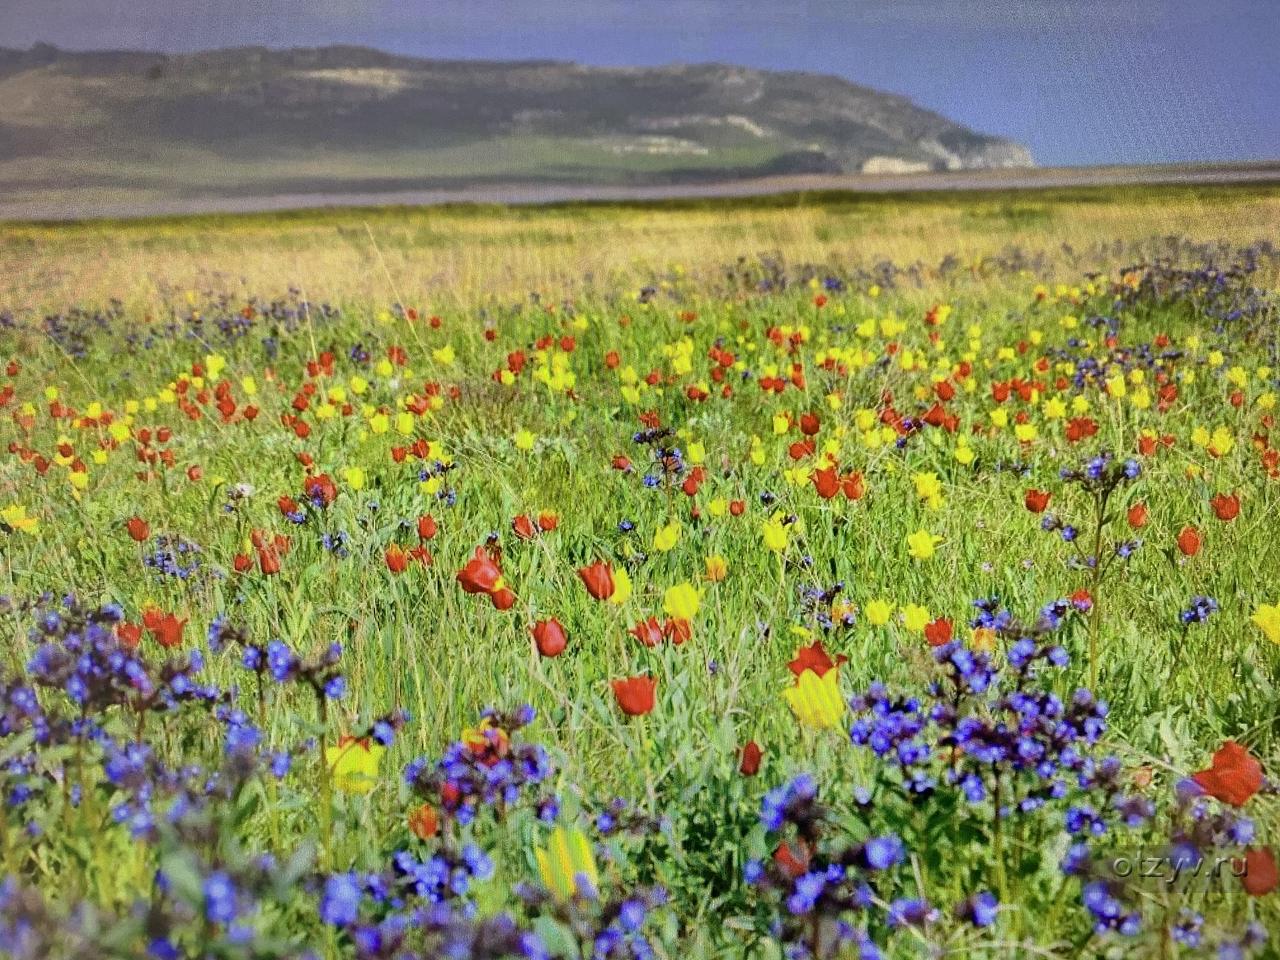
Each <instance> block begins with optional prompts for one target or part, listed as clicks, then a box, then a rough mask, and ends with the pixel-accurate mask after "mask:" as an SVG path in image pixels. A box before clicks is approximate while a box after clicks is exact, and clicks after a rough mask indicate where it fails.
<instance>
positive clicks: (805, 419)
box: [800, 413, 822, 437]
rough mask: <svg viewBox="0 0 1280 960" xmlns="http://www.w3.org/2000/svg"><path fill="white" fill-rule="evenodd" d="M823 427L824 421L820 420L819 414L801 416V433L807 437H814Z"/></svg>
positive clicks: (803, 414)
mask: <svg viewBox="0 0 1280 960" xmlns="http://www.w3.org/2000/svg"><path fill="white" fill-rule="evenodd" d="M821 425H822V421H820V420H819V419H818V416H817V414H813V413H802V414H800V432H801V433H803V434H804V435H805V436H806V437H812V436H813V435H814V434H815V433H817V432H818V430H819V428H820V427H821Z"/></svg>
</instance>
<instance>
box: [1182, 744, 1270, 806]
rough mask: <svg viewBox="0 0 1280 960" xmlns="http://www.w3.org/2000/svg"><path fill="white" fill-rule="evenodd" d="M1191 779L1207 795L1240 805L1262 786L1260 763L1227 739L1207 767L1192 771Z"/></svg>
mask: <svg viewBox="0 0 1280 960" xmlns="http://www.w3.org/2000/svg"><path fill="white" fill-rule="evenodd" d="M1191 779H1192V780H1194V781H1195V782H1196V783H1197V784H1198V785H1199V786H1200V789H1202V790H1203V791H1204V792H1205V793H1207V794H1209V796H1211V797H1214V798H1216V799H1218V800H1221V801H1222V802H1223V803H1229V804H1231V806H1233V807H1242V806H1244V805H1245V803H1246V802H1247V801H1248V800H1249V798H1250V797H1252V796H1253V795H1254V794H1255V793H1257V792H1258V791H1259V790H1260V789H1262V765H1261V764H1259V763H1258V761H1257V760H1255V759H1253V757H1251V756H1249V751H1248V750H1246V749H1245V748H1244V747H1242V746H1240V744H1238V743H1236V742H1235V741H1234V740H1228V741H1227V742H1226V743H1224V744H1223V745H1222V746H1221V747H1219V748H1218V752H1217V753H1215V754H1214V755H1213V763H1212V764H1211V765H1210V767H1209V769H1208V770H1201V771H1200V772H1199V773H1193V774H1192V775H1191Z"/></svg>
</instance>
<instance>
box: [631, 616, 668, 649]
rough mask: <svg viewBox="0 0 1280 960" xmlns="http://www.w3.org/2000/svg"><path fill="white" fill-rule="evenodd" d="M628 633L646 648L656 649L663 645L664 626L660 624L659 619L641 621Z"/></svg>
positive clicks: (651, 618) (652, 618)
mask: <svg viewBox="0 0 1280 960" xmlns="http://www.w3.org/2000/svg"><path fill="white" fill-rule="evenodd" d="M627 632H628V633H630V634H631V635H632V636H633V637H635V638H636V639H637V640H639V641H640V642H641V643H643V644H644V645H645V646H646V647H656V646H658V645H659V644H660V643H662V625H661V624H659V623H658V618H657V617H650V618H649V619H648V620H641V621H640V622H639V623H637V624H636V625H635V626H634V627H632V628H631V629H630V630H628V631H627Z"/></svg>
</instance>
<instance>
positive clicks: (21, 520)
mask: <svg viewBox="0 0 1280 960" xmlns="http://www.w3.org/2000/svg"><path fill="white" fill-rule="evenodd" d="M0 522H3V523H4V525H5V526H7V527H8V528H9V529H11V530H17V531H19V532H21V533H27V534H34V533H35V532H36V531H37V530H39V529H40V521H39V519H37V518H36V517H33V516H30V515H28V513H27V508H26V507H24V506H23V505H22V504H20V503H15V504H12V505H11V506H8V507H5V508H4V509H3V510H0Z"/></svg>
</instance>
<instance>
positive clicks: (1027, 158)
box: [964, 140, 1036, 170]
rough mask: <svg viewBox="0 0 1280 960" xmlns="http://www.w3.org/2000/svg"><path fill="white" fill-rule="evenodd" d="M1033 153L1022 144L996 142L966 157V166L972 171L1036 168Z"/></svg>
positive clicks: (1006, 141)
mask: <svg viewBox="0 0 1280 960" xmlns="http://www.w3.org/2000/svg"><path fill="white" fill-rule="evenodd" d="M1035 165H1036V162H1035V159H1034V158H1033V157H1032V156H1031V151H1030V150H1028V149H1027V148H1026V147H1024V146H1023V145H1022V144H1020V143H1012V142H1010V141H1008V140H995V141H992V142H991V143H989V144H986V145H984V146H983V147H982V148H980V149H979V150H977V151H974V152H973V153H972V154H970V155H969V156H967V157H965V163H964V166H965V167H967V168H968V169H970V170H1004V169H1011V168H1018V167H1034V166H1035Z"/></svg>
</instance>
